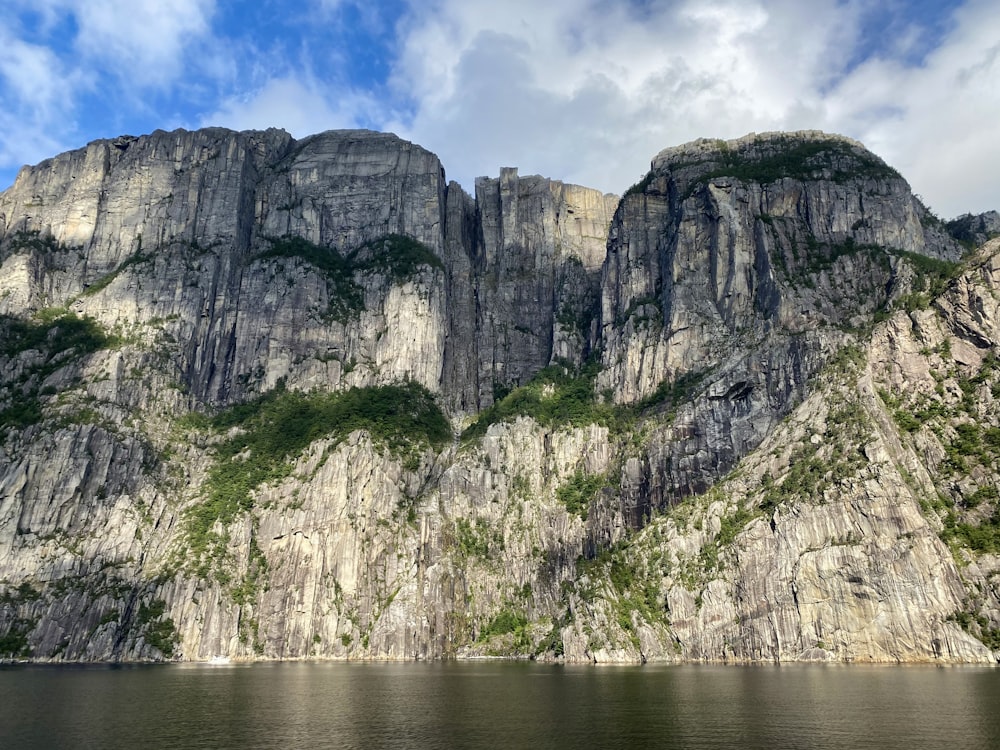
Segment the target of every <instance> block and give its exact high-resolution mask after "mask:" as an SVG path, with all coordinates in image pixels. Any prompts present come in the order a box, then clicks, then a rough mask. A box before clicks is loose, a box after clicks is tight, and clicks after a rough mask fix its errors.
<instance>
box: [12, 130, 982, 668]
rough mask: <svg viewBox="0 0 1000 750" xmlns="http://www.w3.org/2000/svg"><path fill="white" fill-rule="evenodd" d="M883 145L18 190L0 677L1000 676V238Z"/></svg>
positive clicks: (234, 165) (152, 164) (195, 175)
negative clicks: (982, 666)
mask: <svg viewBox="0 0 1000 750" xmlns="http://www.w3.org/2000/svg"><path fill="white" fill-rule="evenodd" d="M991 221H992V219H991V218H990V215H983V216H982V217H962V218H961V219H958V220H956V221H955V222H949V223H948V224H945V223H943V222H941V221H940V220H938V219H937V218H936V217H934V216H933V215H932V214H930V212H928V211H927V209H926V208H924V207H923V206H922V204H921V203H920V201H919V200H918V199H917V198H915V197H914V196H913V195H912V194H911V192H910V190H909V187H908V185H907V184H906V182H905V180H904V179H903V178H902V177H901V176H900V175H899V174H898V173H897V172H895V170H893V169H892V168H891V167H889V166H888V165H886V164H885V163H884V162H883V161H881V160H880V159H879V158H878V157H876V156H875V155H873V154H871V153H870V152H868V151H867V150H865V149H864V148H863V146H861V144H858V143H856V142H854V141H850V140H848V139H845V138H842V137H839V136H830V135H827V134H823V133H818V132H802V133H770V134H758V135H751V136H747V137H745V138H742V139H738V140H734V141H715V140H700V141H696V142H693V143H690V144H686V145H684V146H680V147H676V148H672V149H667V150H665V151H663V152H661V153H660V154H659V155H657V156H656V157H655V158H654V160H653V162H652V166H651V171H650V172H649V174H648V175H647V176H646V177H645V178H644V179H643V180H642V181H641V182H640V183H639V184H637V185H636V186H633V187H632V188H631V189H629V190H628V191H626V193H625V194H624V195H623V196H622V197H621V198H619V197H618V196H614V195H605V194H602V193H600V192H598V191H595V190H591V189H588V188H583V187H579V186H574V185H567V184H563V183H561V182H557V181H554V180H549V179H545V178H542V177H536V176H527V177H525V176H520V175H519V174H518V171H517V170H516V169H513V168H506V169H503V170H501V173H500V176H499V178H495V179H494V178H480V179H479V180H477V182H476V185H475V194H474V195H469V194H467V193H466V192H464V191H463V190H462V188H461V187H460V186H459V185H457V184H456V183H454V182H451V183H449V182H448V181H447V180H446V177H445V172H444V169H443V168H442V166H441V164H440V162H439V161H438V159H437V157H436V156H434V155H433V154H431V153H430V152H428V151H426V150H425V149H422V148H421V147H419V146H417V145H415V144H411V143H408V142H406V141H403V140H401V139H399V138H397V137H396V136H393V135H390V134H383V133H374V132H369V131H331V132H328V133H322V134H319V135H315V136H312V137H309V138H306V139H302V140H295V139H293V138H291V137H290V136H289V135H288V134H287V133H285V132H283V131H280V130H273V129H272V130H267V131H263V132H258V131H251V132H242V133H236V132H232V131H228V130H223V129H207V130H200V131H195V132H186V131H174V132H171V133H166V132H162V131H157V132H155V133H152V134H150V135H147V136H142V137H138V138H134V137H131V136H123V137H120V138H116V139H114V140H106V141H95V142H94V143H91V144H89V145H88V146H87V147H85V148H83V149H80V150H77V151H73V152H69V153H66V154H62V155H60V156H57V157H55V158H53V159H50V160H48V161H45V162H43V163H41V164H39V165H37V166H34V167H26V168H25V169H23V170H22V172H21V173H20V174H19V176H18V178H17V181H16V182H15V184H14V186H13V187H11V188H10V189H9V190H7V191H6V192H4V193H2V194H0V344H2V349H0V658H33V659H38V660H52V661H113V660H157V659H184V660H204V659H211V658H212V657H215V656H225V657H229V658H236V659H258V658H264V659H299V658H388V659H412V658H442V657H452V656H458V657H463V656H478V655H504V656H525V655H530V656H534V657H536V658H547V659H557V658H562V659H567V660H575V661H581V660H589V661H646V660H708V661H737V662H752V661H762V660H766V661H788V660H807V661H808V660H834V661H941V662H984V663H985V662H995V660H996V658H997V655H998V653H1000V652H998V649H1000V597H998V594H997V591H998V590H1000V589H998V585H997V582H998V580H1000V578H998V577H1000V531H998V529H1000V521H998V518H1000V516H998V513H1000V500H998V497H1000V481H998V479H997V476H998V473H997V468H998V467H997V461H998V460H1000V414H998V411H997V406H996V404H997V403H998V398H1000V368H998V367H997V365H996V362H997V358H996V355H997V352H996V347H997V344H996V342H997V341H998V340H1000V337H998V328H1000V305H998V303H997V300H998V299H1000V265H998V263H1000V260H998V258H1000V244H998V241H997V240H990V241H987V240H988V238H989V235H990V233H991V232H992V229H991V227H992V226H993V224H991V223H990V222H991Z"/></svg>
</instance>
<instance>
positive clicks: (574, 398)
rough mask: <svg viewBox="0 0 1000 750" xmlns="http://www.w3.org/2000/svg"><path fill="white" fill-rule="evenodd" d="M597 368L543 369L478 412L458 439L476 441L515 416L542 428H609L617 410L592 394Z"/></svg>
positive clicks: (594, 364) (591, 365) (593, 365)
mask: <svg viewBox="0 0 1000 750" xmlns="http://www.w3.org/2000/svg"><path fill="white" fill-rule="evenodd" d="M599 367H600V365H599V363H598V362H597V361H596V360H594V361H591V362H589V363H587V364H586V365H584V366H583V367H582V368H579V369H577V368H574V367H572V366H571V365H569V364H567V363H562V364H555V365H549V366H548V367H545V368H543V369H542V370H540V371H539V372H538V373H537V374H536V375H535V376H534V377H533V378H532V379H531V381H530V382H529V383H528V384H526V385H523V386H520V387H518V388H514V389H513V390H511V391H510V392H509V393H508V394H507V395H506V396H504V397H503V398H502V399H501V400H500V401H497V402H495V403H494V404H493V405H492V406H491V407H489V408H488V409H486V410H484V411H483V412H481V413H480V414H479V416H478V417H477V418H476V421H475V422H473V423H472V424H471V425H469V427H467V428H466V429H465V431H464V432H463V433H462V440H463V441H467V440H474V439H476V438H480V437H482V436H483V435H485V434H486V430H487V429H488V428H489V426H490V425H492V424H497V423H499V422H512V421H514V420H515V419H516V418H517V417H519V416H525V417H531V418H532V419H534V420H535V421H536V422H538V424H540V425H542V426H544V427H562V426H565V425H572V426H583V425H588V424H603V425H613V424H614V423H616V422H617V421H618V420H619V418H620V416H621V413H620V412H621V410H619V409H616V408H615V407H613V406H611V405H610V404H606V403H604V402H603V401H600V400H598V398H597V396H596V394H595V393H594V379H595V378H596V377H597V372H598V369H599Z"/></svg>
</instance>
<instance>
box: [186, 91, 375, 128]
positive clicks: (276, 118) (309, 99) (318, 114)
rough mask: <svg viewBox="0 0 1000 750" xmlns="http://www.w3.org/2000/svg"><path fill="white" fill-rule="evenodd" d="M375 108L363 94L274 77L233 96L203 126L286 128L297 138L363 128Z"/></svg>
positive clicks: (206, 116) (203, 122) (208, 116)
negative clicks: (367, 112) (338, 92)
mask: <svg viewBox="0 0 1000 750" xmlns="http://www.w3.org/2000/svg"><path fill="white" fill-rule="evenodd" d="M373 106H375V105H374V103H373V102H372V100H371V99H370V98H369V97H366V96H365V95H363V94H355V93H347V94H337V93H335V92H332V91H329V90H327V89H326V88H324V86H323V85H322V84H320V83H319V82H317V81H316V80H314V79H311V78H305V79H301V78H298V77H293V76H289V77H284V78H273V79H271V80H269V81H267V82H266V83H265V84H264V85H263V86H262V87H261V88H260V89H257V90H255V91H252V92H249V93H246V94H243V95H238V96H233V97H230V98H229V99H227V100H226V101H224V102H223V103H222V106H221V107H220V108H219V109H218V110H216V111H215V112H213V113H211V114H209V115H205V116H204V117H202V119H201V125H202V126H212V125H218V126H222V127H228V128H232V129H234V130H265V129H267V128H270V127H279V128H284V129H285V130H287V131H288V132H289V133H291V134H292V135H293V136H295V137H297V138H301V137H303V136H307V135H311V134H313V133H318V132H321V131H323V130H333V129H338V128H355V127H360V124H359V123H360V122H361V121H362V118H363V117H364V113H365V112H366V111H368V110H369V109H370V108H371V107H373Z"/></svg>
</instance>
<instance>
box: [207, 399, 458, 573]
mask: <svg viewBox="0 0 1000 750" xmlns="http://www.w3.org/2000/svg"><path fill="white" fill-rule="evenodd" d="M209 424H210V427H211V429H213V430H216V431H226V430H232V429H233V428H236V432H235V434H233V435H232V436H230V437H228V438H227V439H226V440H224V441H223V442H222V443H221V444H219V445H218V446H217V447H216V448H215V460H214V463H213V465H212V468H211V469H210V470H209V473H208V478H207V479H206V481H205V484H204V486H203V493H204V500H203V501H202V502H201V503H199V504H198V505H197V506H195V507H193V508H191V509H190V510H189V511H188V519H187V521H188V528H187V542H188V546H189V547H190V549H191V550H192V551H193V552H194V553H195V555H196V556H197V557H198V558H199V559H200V558H201V557H202V556H203V555H205V554H206V553H213V550H218V548H219V547H220V542H221V541H222V540H221V539H220V538H219V536H218V535H217V534H215V533H214V532H213V531H212V528H213V526H215V524H216V523H221V524H223V525H226V524H228V523H230V522H232V521H233V520H235V519H236V517H237V516H238V515H240V514H242V513H245V512H247V511H249V510H251V509H252V508H253V495H252V493H253V490H254V489H255V488H257V487H259V486H260V485H262V484H264V483H265V482H272V481H278V480H281V479H284V478H285V477H287V476H289V475H290V474H291V471H292V466H293V463H294V460H295V458H296V457H297V456H299V455H300V454H301V453H302V451H304V450H305V449H306V448H307V447H308V446H309V445H310V444H311V443H312V442H314V441H316V440H319V439H321V438H334V439H335V440H337V441H339V440H342V439H344V438H346V437H347V435H349V434H350V433H351V432H353V431H355V430H366V431H367V432H368V434H369V435H370V436H371V438H372V440H373V441H374V442H375V443H376V444H379V445H382V446H385V447H386V448H387V449H388V450H389V451H390V452H391V453H393V454H394V455H396V456H398V457H400V458H402V459H404V460H405V461H406V462H407V465H408V466H409V467H410V468H415V466H414V465H413V464H412V463H411V462H413V461H415V460H418V458H419V452H420V451H421V450H423V449H425V448H427V447H431V448H435V449H440V448H441V447H443V446H444V445H445V444H446V443H447V442H448V441H450V440H451V438H452V433H451V426H450V425H449V423H448V420H447V419H446V417H445V416H444V414H443V413H442V411H441V409H440V408H439V407H438V406H437V404H436V403H435V401H434V397H433V396H432V395H431V393H430V392H429V391H427V389H426V388H424V387H423V386H421V385H418V384H417V383H413V382H408V383H403V384H400V385H387V386H379V387H368V388H352V389H351V390H349V391H344V392H341V393H301V392H296V391H289V390H286V389H285V388H284V387H279V388H277V389H276V390H274V391H270V392H269V393H267V394H265V395H263V396H261V397H260V398H258V399H255V400H254V401H251V402H248V403H245V404H239V405H237V406H233V407H231V408H229V409H227V410H225V411H223V412H222V413H220V414H218V415H216V416H214V417H211V418H210V420H209ZM213 554H214V553H213Z"/></svg>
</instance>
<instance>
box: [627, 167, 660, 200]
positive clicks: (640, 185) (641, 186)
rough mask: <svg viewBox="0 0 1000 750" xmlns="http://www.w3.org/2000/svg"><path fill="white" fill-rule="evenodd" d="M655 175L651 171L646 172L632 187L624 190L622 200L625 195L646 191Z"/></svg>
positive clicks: (639, 193)
mask: <svg viewBox="0 0 1000 750" xmlns="http://www.w3.org/2000/svg"><path fill="white" fill-rule="evenodd" d="M654 177H655V175H654V174H653V173H652V172H647V173H646V175H645V176H644V177H643V178H642V179H641V180H639V181H638V182H637V183H635V184H634V185H633V186H632V187H630V188H629V189H628V190H626V191H625V193H624V194H623V195H622V199H623V200H624V199H625V197H626V196H629V195H641V194H642V193H645V192H646V189H647V188H648V187H649V186H650V185H651V184H652V182H653V179H654Z"/></svg>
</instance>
